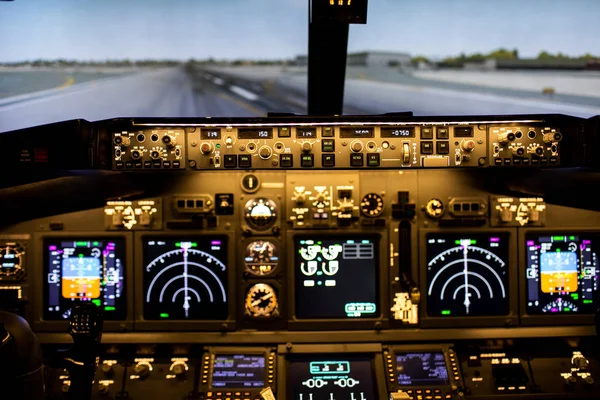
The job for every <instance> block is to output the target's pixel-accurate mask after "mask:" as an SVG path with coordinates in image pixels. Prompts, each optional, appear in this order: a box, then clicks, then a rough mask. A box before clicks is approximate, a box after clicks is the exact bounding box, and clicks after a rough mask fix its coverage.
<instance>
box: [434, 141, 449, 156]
mask: <svg viewBox="0 0 600 400" xmlns="http://www.w3.org/2000/svg"><path fill="white" fill-rule="evenodd" d="M435 147H436V150H437V153H438V154H448V153H450V143H449V142H436V144H435Z"/></svg>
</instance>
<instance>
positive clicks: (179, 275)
mask: <svg viewBox="0 0 600 400" xmlns="http://www.w3.org/2000/svg"><path fill="white" fill-rule="evenodd" d="M143 243H144V270H143V278H144V319H146V320H224V319H227V317H228V308H227V284H228V282H227V262H228V261H227V237H226V236H210V237H185V238H144V241H143Z"/></svg>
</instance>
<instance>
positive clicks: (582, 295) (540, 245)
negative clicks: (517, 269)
mask: <svg viewBox="0 0 600 400" xmlns="http://www.w3.org/2000/svg"><path fill="white" fill-rule="evenodd" d="M596 237H597V236H595V235H589V234H578V235H573V234H557V235H548V234H544V235H533V234H529V235H527V238H526V241H527V243H526V244H527V270H526V276H525V278H526V282H527V283H526V287H527V313H528V314H593V313H594V312H595V311H596V309H597V308H598V304H599V300H598V296H599V295H600V288H599V283H600V282H599V280H600V273H599V271H598V268H599V265H598V251H597V249H596V248H595V242H596V240H597V239H596Z"/></svg>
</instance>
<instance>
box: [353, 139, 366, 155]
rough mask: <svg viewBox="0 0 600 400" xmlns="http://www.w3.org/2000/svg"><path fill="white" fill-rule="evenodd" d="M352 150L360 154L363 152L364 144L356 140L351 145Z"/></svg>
mask: <svg viewBox="0 0 600 400" xmlns="http://www.w3.org/2000/svg"><path fill="white" fill-rule="evenodd" d="M350 150H352V151H353V152H355V153H359V152H361V151H362V150H363V144H362V142H361V141H359V140H355V141H354V142H352V143H351V144H350Z"/></svg>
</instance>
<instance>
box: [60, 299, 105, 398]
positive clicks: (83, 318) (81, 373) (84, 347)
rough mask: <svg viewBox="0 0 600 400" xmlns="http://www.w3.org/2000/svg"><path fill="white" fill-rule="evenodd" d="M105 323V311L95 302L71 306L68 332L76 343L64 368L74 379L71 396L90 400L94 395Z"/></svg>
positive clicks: (65, 359) (72, 379)
mask: <svg viewBox="0 0 600 400" xmlns="http://www.w3.org/2000/svg"><path fill="white" fill-rule="evenodd" d="M103 326H104V318H103V315H102V310H101V309H99V308H98V307H96V305H94V304H92V303H83V302H80V303H77V304H75V305H74V306H73V308H72V309H71V318H70V320H69V335H71V337H72V338H73V346H72V347H71V348H70V349H69V350H68V351H67V352H66V353H65V357H64V362H65V368H66V369H67V370H68V371H69V375H70V378H71V386H70V388H69V399H72V400H75V399H78V400H87V399H91V397H92V382H93V380H94V376H95V374H96V368H97V367H98V360H99V353H100V342H101V339H102V328H103Z"/></svg>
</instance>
